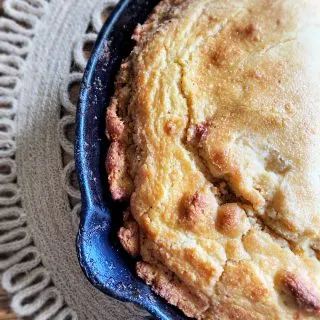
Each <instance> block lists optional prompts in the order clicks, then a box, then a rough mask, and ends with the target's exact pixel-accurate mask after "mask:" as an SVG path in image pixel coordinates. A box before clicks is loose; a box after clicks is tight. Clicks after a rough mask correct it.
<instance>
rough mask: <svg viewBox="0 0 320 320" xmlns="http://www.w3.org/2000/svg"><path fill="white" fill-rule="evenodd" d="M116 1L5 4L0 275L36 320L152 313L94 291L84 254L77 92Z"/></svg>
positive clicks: (16, 303)
mask: <svg viewBox="0 0 320 320" xmlns="http://www.w3.org/2000/svg"><path fill="white" fill-rule="evenodd" d="M113 5H114V2H113V1H111V0H81V1H79V0H5V2H4V16H3V17H2V18H0V271H1V272H2V286H3V288H4V289H5V290H6V291H7V292H8V293H9V294H10V296H11V298H12V304H11V306H12V308H13V310H14V311H15V312H16V313H17V314H18V315H19V316H22V317H25V316H28V317H31V318H32V319H35V320H46V319H55V320H67V319H68V320H71V319H72V320H74V319H90V320H91V319H97V320H103V319H117V318H118V319H126V318H130V319H133V318H140V317H142V316H145V315H146V313H144V312H143V311H140V310H139V309H138V308H136V307H134V306H133V305H130V304H124V303H120V302H118V301H115V300H113V299H111V298H108V297H106V296H105V295H104V294H102V293H100V292H99V291H97V290H96V289H94V288H93V287H92V286H91V285H90V284H89V282H88V281H87V280H86V279H85V277H84V276H83V274H82V272H81V270H80V267H79V264H78V261H77V257H76V251H75V237H76V232H77V228H78V223H79V213H80V211H81V205H80V192H79V189H78V187H77V183H76V179H75V174H74V168H75V165H74V160H73V141H72V139H73V130H74V117H75V110H76V106H75V104H76V101H75V100H76V99H75V97H76V96H77V90H78V88H79V82H80V80H81V77H82V73H83V71H84V68H85V65H86V61H87V59H88V50H89V48H90V46H91V45H92V43H93V42H94V41H95V39H96V37H97V32H98V31H99V30H100V28H101V27H102V24H103V20H104V18H103V17H105V16H106V15H107V14H108V12H109V11H110V9H111V8H112V6H113Z"/></svg>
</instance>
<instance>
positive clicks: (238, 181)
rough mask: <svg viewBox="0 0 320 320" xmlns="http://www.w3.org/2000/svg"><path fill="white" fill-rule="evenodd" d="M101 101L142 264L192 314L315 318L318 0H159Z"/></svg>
mask: <svg viewBox="0 0 320 320" xmlns="http://www.w3.org/2000/svg"><path fill="white" fill-rule="evenodd" d="M133 39H134V40H135V41H136V46H135V48H134V50H133V51H132V53H131V55H130V56H129V58H127V59H126V60H125V61H124V62H123V64H122V66H121V68H120V71H119V74H118V77H117V81H116V91H115V94H114V97H113V99H112V102H111V104H110V106H109V108H108V110H107V136H108V138H109V140H110V141H111V146H110V148H109V151H108V155H107V171H108V178H109V185H110V190H111V193H112V196H113V198H114V199H115V200H120V201H128V202H129V208H128V210H127V212H126V214H125V219H124V220H125V222H124V225H123V227H122V228H121V230H120V231H119V238H120V241H121V243H122V245H123V247H124V248H125V249H126V250H127V251H128V252H129V253H130V254H131V255H133V256H135V257H138V261H139V262H138V263H137V274H138V276H139V277H141V278H142V279H143V280H144V281H145V282H146V283H147V284H148V285H150V286H152V289H153V290H154V291H155V292H156V293H157V294H159V295H160V296H162V297H163V298H164V299H166V300H167V301H168V303H170V304H172V305H175V306H177V307H178V308H180V309H181V310H182V311H183V312H184V313H185V314H186V315H187V316H189V317H191V318H196V319H219V320H220V319H245V320H248V319H317V318H320V261H319V259H320V149H319V148H320V2H319V1H318V0H297V1H292V0H163V1H161V2H160V4H159V5H158V6H157V7H156V8H155V9H154V11H153V13H152V14H151V16H150V17H149V19H148V20H147V22H146V23H145V24H144V25H139V26H138V27H137V29H136V31H135V33H134V35H133Z"/></svg>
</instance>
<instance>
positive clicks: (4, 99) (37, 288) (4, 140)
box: [0, 0, 114, 320]
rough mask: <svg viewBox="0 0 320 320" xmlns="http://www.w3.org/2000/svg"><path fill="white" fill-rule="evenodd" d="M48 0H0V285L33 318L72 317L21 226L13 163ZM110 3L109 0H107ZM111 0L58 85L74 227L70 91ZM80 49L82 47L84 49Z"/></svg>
mask: <svg viewBox="0 0 320 320" xmlns="http://www.w3.org/2000/svg"><path fill="white" fill-rule="evenodd" d="M49 2H50V0H5V2H4V5H3V9H4V14H3V16H2V17H1V18H0V271H1V273H2V277H1V278H2V279H1V280H2V287H3V288H4V289H5V290H6V291H7V292H8V293H9V294H10V296H11V299H12V300H11V301H12V302H11V307H12V309H13V310H14V312H16V313H17V315H19V316H21V317H26V316H28V317H32V319H35V320H46V319H54V320H67V319H68V320H74V319H78V316H77V314H76V312H75V311H74V310H72V309H71V308H69V307H68V306H67V305H66V303H65V301H64V299H63V297H62V295H61V293H60V292H59V290H58V289H57V288H56V287H54V285H53V284H52V282H51V279H50V274H49V271H48V270H46V269H45V268H44V267H43V266H42V264H41V257H40V253H39V251H38V249H37V248H36V247H35V246H34V245H33V241H32V238H31V235H30V232H29V230H28V226H27V217H26V215H25V213H24V210H23V208H22V206H21V201H20V190H19V185H18V182H17V165H16V162H15V153H16V139H15V133H16V131H15V129H16V128H15V117H16V109H17V101H18V98H19V86H20V84H21V81H22V78H23V71H24V65H25V60H26V58H27V56H28V52H29V50H30V46H31V42H32V38H33V35H34V34H35V32H36V30H37V28H39V26H40V25H41V18H42V16H43V15H44V14H45V13H46V12H47V10H48V7H49ZM113 4H114V3H113ZM111 6H112V2H110V1H108V2H107V3H106V2H104V1H102V3H101V6H100V7H97V8H96V10H95V11H94V13H93V14H92V19H91V25H90V26H89V28H88V31H87V33H86V34H85V35H84V36H83V37H81V38H80V39H78V41H77V42H76V43H75V45H74V50H73V63H72V65H71V66H70V74H69V75H68V76H67V77H66V78H65V80H64V81H63V83H62V86H61V89H60V100H61V101H60V102H61V106H62V108H61V114H62V118H61V120H60V122H59V128H58V130H59V137H60V145H61V150H62V152H63V158H64V170H63V186H64V188H65V190H66V192H67V193H68V195H69V201H70V204H71V207H72V208H73V209H72V212H71V214H72V216H73V219H74V224H75V227H77V225H78V223H79V213H80V211H81V204H80V192H79V189H78V187H77V184H76V182H75V181H76V179H75V178H74V169H75V165H74V160H73V128H74V115H75V111H76V106H75V101H73V99H71V98H70V90H71V91H72V90H73V88H74V87H75V86H76V85H77V84H79V82H80V80H81V78H82V74H83V71H84V68H85V65H86V62H87V58H88V55H87V54H86V47H88V46H89V45H90V43H91V44H92V43H93V42H94V41H95V39H96V37H97V33H98V31H99V30H100V29H101V27H102V24H103V18H102V16H103V15H106V14H107V12H108V11H109V10H110V8H111ZM84 49H85V50H84Z"/></svg>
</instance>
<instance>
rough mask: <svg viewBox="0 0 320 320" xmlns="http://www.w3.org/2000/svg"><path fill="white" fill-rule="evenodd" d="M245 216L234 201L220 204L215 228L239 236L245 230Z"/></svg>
mask: <svg viewBox="0 0 320 320" xmlns="http://www.w3.org/2000/svg"><path fill="white" fill-rule="evenodd" d="M246 222H247V216H246V214H245V212H244V210H243V209H242V208H240V207H239V206H238V204H236V203H228V204H225V205H222V206H220V207H219V209H218V216H217V219H216V225H217V229H218V230H219V231H220V232H221V233H223V234H225V235H227V236H231V237H234V236H239V234H242V233H243V232H244V231H245V225H246Z"/></svg>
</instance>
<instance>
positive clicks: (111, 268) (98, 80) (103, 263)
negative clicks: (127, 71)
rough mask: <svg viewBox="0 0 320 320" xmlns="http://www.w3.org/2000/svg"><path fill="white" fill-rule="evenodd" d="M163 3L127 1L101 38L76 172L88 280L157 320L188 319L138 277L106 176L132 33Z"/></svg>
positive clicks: (81, 119) (79, 129)
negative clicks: (109, 116) (109, 124)
mask: <svg viewBox="0 0 320 320" xmlns="http://www.w3.org/2000/svg"><path fill="white" fill-rule="evenodd" d="M158 2H159V0H123V1H120V3H119V4H118V5H117V7H116V8H115V9H114V11H113V12H112V14H111V16H110V17H109V19H108V21H107V22H106V24H105V26H104V27H103V29H102V31H101V32H100V34H99V37H98V40H97V42H96V45H95V48H94V50H93V54H92V56H91V58H90V60H89V63H88V66H87V68H86V71H85V74H84V78H83V81H82V86H81V92H80V100H79V105H78V110H77V116H76V144H75V158H76V170H77V174H78V179H79V184H80V188H81V194H82V217H81V223H80V227H79V233H78V237H77V250H78V257H79V261H80V265H81V267H82V269H83V271H84V273H85V275H86V277H87V278H88V279H89V281H90V282H91V283H92V284H93V285H94V286H95V287H97V288H98V289H100V290H101V291H103V292H104V293H106V294H107V295H109V296H112V297H114V298H116V299H119V300H121V301H127V302H133V303H136V304H137V305H139V306H141V307H143V308H144V309H146V310H148V311H149V312H150V313H151V314H152V315H153V316H155V317H156V318H158V319H163V320H167V319H168V320H169V319H176V320H182V319H186V317H185V316H183V315H182V313H181V312H180V311H179V310H177V309H176V308H174V307H172V306H170V305H169V304H167V303H166V302H165V301H164V300H163V299H161V298H160V297H158V296H157V295H156V294H154V293H153V292H152V291H151V290H150V288H149V287H148V286H147V285H146V284H145V283H144V282H142V281H141V280H140V279H139V278H138V277H137V276H136V274H135V261H134V260H133V259H131V258H130V257H129V256H128V255H127V254H126V253H125V252H124V250H123V249H122V248H121V246H120V244H119V242H118V239H117V231H118V230H119V227H120V225H121V222H122V212H123V210H124V205H121V204H119V203H114V202H113V201H112V200H111V197H110V194H109V191H108V183H107V179H106V173H105V157H106V152H107V148H108V143H107V141H106V138H105V112H106V108H107V106H108V103H109V101H110V97H112V95H113V92H114V80H115V76H116V74H117V71H118V69H119V66H120V63H121V61H122V59H123V58H125V57H127V56H128V55H129V53H130V52H131V50H132V48H133V45H134V42H133V41H132V40H131V35H132V33H133V30H134V28H135V26H136V25H137V24H138V23H143V22H144V21H145V20H146V18H147V16H148V14H149V13H150V12H151V10H152V8H153V7H154V6H155V5H156V4H157V3H158Z"/></svg>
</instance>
